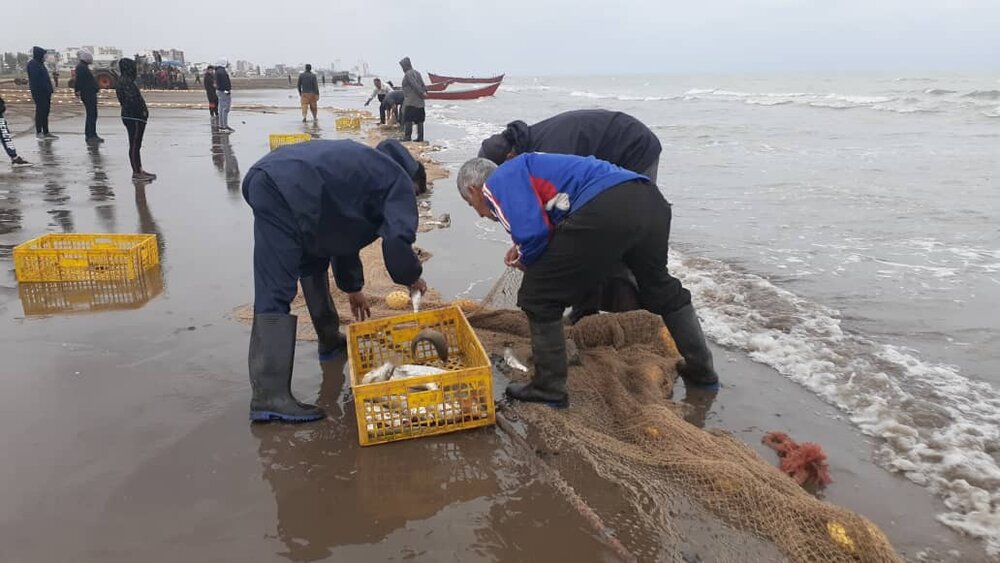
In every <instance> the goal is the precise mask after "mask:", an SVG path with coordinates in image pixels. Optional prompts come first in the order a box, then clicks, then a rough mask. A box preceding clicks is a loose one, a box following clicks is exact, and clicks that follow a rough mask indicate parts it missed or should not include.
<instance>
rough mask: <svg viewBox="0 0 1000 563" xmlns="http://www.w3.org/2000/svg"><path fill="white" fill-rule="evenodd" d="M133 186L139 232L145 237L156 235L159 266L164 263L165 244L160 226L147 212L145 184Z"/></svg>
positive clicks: (140, 183) (137, 183)
mask: <svg viewBox="0 0 1000 563" xmlns="http://www.w3.org/2000/svg"><path fill="white" fill-rule="evenodd" d="M133 185H134V186H135V210H136V213H138V215H139V232H140V233H143V234H147V235H156V249H157V250H158V251H159V252H160V264H164V263H166V252H165V251H166V248H167V242H166V240H165V239H164V238H163V232H162V231H161V230H160V226H159V225H157V224H156V219H154V218H153V214H152V213H151V212H150V211H149V203H148V202H147V201H146V183H144V182H133Z"/></svg>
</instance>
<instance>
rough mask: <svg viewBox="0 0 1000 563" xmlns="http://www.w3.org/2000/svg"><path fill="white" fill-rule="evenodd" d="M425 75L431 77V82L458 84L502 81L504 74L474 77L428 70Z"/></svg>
mask: <svg viewBox="0 0 1000 563" xmlns="http://www.w3.org/2000/svg"><path fill="white" fill-rule="evenodd" d="M427 76H428V78H430V79H431V84H438V83H441V82H457V83H459V84H493V83H495V82H503V77H504V76H505V75H504V74H501V75H499V76H491V77H489V78H476V77H474V76H466V77H462V76H444V75H441V74H434V73H433V72H428V73H427Z"/></svg>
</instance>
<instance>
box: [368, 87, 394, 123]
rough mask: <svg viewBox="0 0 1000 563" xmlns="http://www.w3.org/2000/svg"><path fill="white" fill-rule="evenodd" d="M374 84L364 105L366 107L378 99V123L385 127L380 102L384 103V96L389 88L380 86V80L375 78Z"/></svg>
mask: <svg viewBox="0 0 1000 563" xmlns="http://www.w3.org/2000/svg"><path fill="white" fill-rule="evenodd" d="M374 84H375V89H374V90H372V95H371V96H368V99H367V100H365V105H366V106H367V105H368V104H370V103H372V100H373V99H375V98H378V104H379V105H378V119H379V121H378V122H379V124H381V125H385V107H384V106H383V105H382V102H383V101H385V96H386V94H388V93H389V87H388V86H385V85H384V84H382V79H381V78H376V79H375V80H374Z"/></svg>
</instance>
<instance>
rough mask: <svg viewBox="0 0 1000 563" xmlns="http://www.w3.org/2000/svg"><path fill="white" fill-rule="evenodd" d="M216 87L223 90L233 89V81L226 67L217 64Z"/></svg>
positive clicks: (229, 90)
mask: <svg viewBox="0 0 1000 563" xmlns="http://www.w3.org/2000/svg"><path fill="white" fill-rule="evenodd" d="M215 89H216V90H220V91H222V92H231V91H232V90H233V83H232V82H230V80H229V73H228V72H226V67H224V66H217V67H215Z"/></svg>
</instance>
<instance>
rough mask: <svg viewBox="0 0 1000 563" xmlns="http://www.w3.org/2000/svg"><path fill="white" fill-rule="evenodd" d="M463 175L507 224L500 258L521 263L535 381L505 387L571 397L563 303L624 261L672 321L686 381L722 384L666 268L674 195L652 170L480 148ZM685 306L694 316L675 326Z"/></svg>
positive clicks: (711, 386)
mask: <svg viewBox="0 0 1000 563" xmlns="http://www.w3.org/2000/svg"><path fill="white" fill-rule="evenodd" d="M457 183H458V190H459V193H460V194H461V196H462V198H463V199H464V200H465V201H466V203H468V204H469V206H470V207H472V208H473V209H474V210H475V211H476V212H477V213H478V214H479V216H480V217H483V218H487V219H492V220H494V221H497V222H499V223H500V224H501V225H503V227H504V229H505V230H507V232H509V233H510V236H511V239H512V240H513V242H514V245H513V246H511V248H510V249H509V250H508V251H507V254H506V256H505V257H504V262H505V264H506V265H507V266H508V267H512V268H518V269H520V270H522V271H524V280H523V281H522V282H521V287H520V289H519V290H518V294H517V305H518V307H520V308H521V309H522V310H523V311H524V313H525V314H526V315H527V317H528V321H529V324H530V332H531V347H532V350H533V352H534V364H535V370H534V374H533V376H532V378H531V381H530V382H528V383H513V384H511V385H508V386H507V390H506V393H507V396H508V397H510V398H512V399H516V400H519V401H529V402H539V403H546V404H548V405H550V406H554V407H567V406H569V395H568V394H567V393H566V375H567V360H566V337H565V332H564V329H563V320H562V316H563V312H564V311H565V310H566V307H569V306H571V305H574V304H576V303H578V302H579V300H580V299H581V298H582V297H583V296H584V295H585V294H586V293H587V292H588V291H590V290H591V289H592V288H593V287H594V286H595V285H596V284H597V283H599V282H600V281H601V280H602V279H603V278H604V276H605V275H606V273H607V271H608V270H609V269H610V268H612V267H614V266H615V264H618V263H621V262H624V263H625V264H626V266H627V267H628V269H629V270H630V271H631V272H632V274H633V275H634V276H635V278H636V280H638V284H639V293H640V295H641V298H642V304H643V308H644V309H646V310H647V311H649V312H651V313H653V314H656V315H659V316H660V317H661V318H662V319H663V321H664V323H665V324H666V325H667V327H668V328H670V329H671V330H670V333H671V335H672V336H673V337H674V340H675V342H676V343H677V348H678V350H679V351H680V352H681V355H682V356H683V357H684V361H683V362H682V363H681V364H680V365H679V367H678V373H679V374H680V375H681V377H682V378H683V379H684V383H685V385H687V386H688V387H689V388H692V387H693V388H699V389H704V390H709V391H714V390H717V389H718V388H719V376H718V374H717V373H716V372H715V367H714V364H713V362H712V353H711V351H710V350H709V348H708V345H707V343H706V341H705V335H704V334H703V333H702V331H701V325H700V324H698V317H697V316H695V314H694V307H693V306H692V305H691V293H690V292H689V291H688V290H687V289H685V288H684V286H682V285H681V282H680V281H679V280H678V279H677V278H675V277H673V276H671V275H670V272H669V271H668V270H667V254H668V250H669V248H668V246H669V244H668V242H669V239H670V219H671V209H670V203H668V202H667V201H666V199H664V198H663V194H661V193H660V190H658V189H657V188H656V186H654V185H651V184H650V181H649V178H646V177H645V176H642V175H640V174H637V173H635V172H632V171H630V170H625V169H624V168H620V167H618V166H615V165H614V164H611V163H609V162H605V161H603V160H598V159H596V158H593V157H582V156H575V155H563V154H548V153H528V154H522V155H520V156H517V157H514V158H513V159H511V160H508V161H507V162H505V163H504V164H501V165H500V166H499V167H497V165H496V164H494V163H493V162H490V161H489V160H487V159H485V158H474V159H472V160H470V161H468V162H466V163H465V164H464V165H462V168H461V169H460V170H459V172H458V182H457ZM684 311H690V319H688V320H687V321H685V322H690V323H691V324H692V326H690V327H684V329H683V330H680V331H678V332H677V333H676V334H675V333H674V330H673V327H674V326H675V325H676V324H677V321H676V319H675V318H674V317H675V316H676V315H678V314H680V315H685V316H686V315H687V314H688V313H686V312H684Z"/></svg>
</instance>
